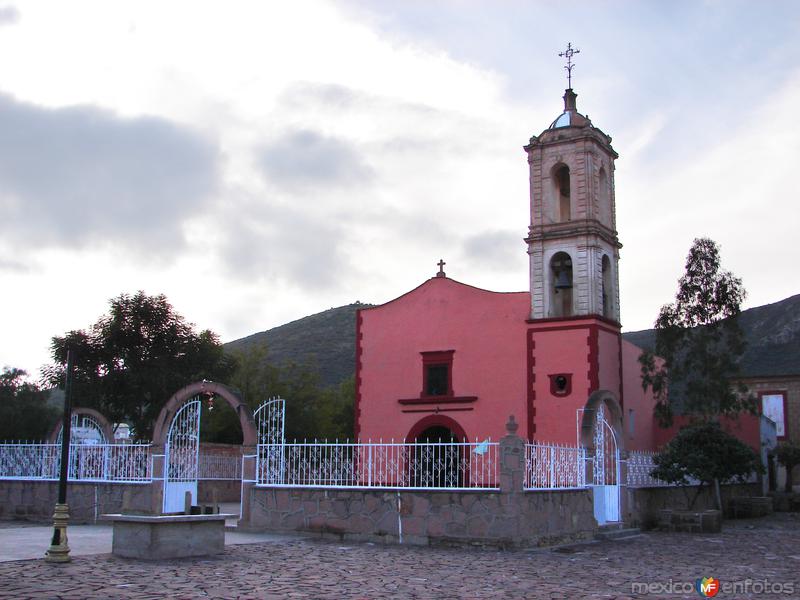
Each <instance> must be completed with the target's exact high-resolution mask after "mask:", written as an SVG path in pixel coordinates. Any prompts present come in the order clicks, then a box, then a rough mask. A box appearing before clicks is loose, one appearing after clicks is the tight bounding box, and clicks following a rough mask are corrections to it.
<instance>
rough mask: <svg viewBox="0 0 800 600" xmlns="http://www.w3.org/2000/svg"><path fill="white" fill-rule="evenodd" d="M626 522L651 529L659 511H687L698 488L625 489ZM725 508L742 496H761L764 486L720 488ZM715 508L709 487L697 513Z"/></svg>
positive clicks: (704, 491)
mask: <svg viewBox="0 0 800 600" xmlns="http://www.w3.org/2000/svg"><path fill="white" fill-rule="evenodd" d="M622 490H623V492H622V493H623V495H624V496H623V502H622V506H623V515H622V516H623V519H624V521H625V523H626V524H628V525H630V526H632V527H642V528H645V529H647V528H650V527H653V526H655V524H656V522H657V520H658V511H659V510H661V509H662V508H672V509H688V508H689V503H690V502H691V501H692V499H693V498H694V495H695V493H696V491H697V488H696V487H695V486H691V487H686V488H677V487H653V488H622ZM720 495H721V496H722V507H723V509H726V510H727V507H728V504H729V502H730V499H731V498H736V497H739V496H760V495H761V486H760V485H759V484H757V483H747V484H737V485H723V486H720ZM709 508H716V502H715V500H714V494H713V489H712V488H711V487H708V486H706V487H705V488H704V489H703V490H702V491H701V492H700V496H699V497H698V498H697V501H696V502H695V505H694V509H696V510H706V509H709Z"/></svg>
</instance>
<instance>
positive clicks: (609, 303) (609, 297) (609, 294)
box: [602, 254, 615, 319]
mask: <svg viewBox="0 0 800 600" xmlns="http://www.w3.org/2000/svg"><path fill="white" fill-rule="evenodd" d="M602 273H603V281H602V286H603V287H602V294H603V316H604V317H606V318H607V319H613V318H614V296H615V294H614V287H613V283H612V281H613V278H612V276H611V261H610V260H609V258H608V255H606V254H604V255H603V260H602Z"/></svg>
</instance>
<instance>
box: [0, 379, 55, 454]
mask: <svg viewBox="0 0 800 600" xmlns="http://www.w3.org/2000/svg"><path fill="white" fill-rule="evenodd" d="M26 376H27V373H26V372H25V371H23V370H22V369H14V368H9V367H6V368H4V369H3V372H2V373H0V440H3V441H13V440H31V441H38V440H43V439H44V438H45V437H46V436H47V434H48V433H49V431H50V430H51V429H52V428H53V425H55V423H56V420H57V419H58V414H59V411H58V409H57V408H54V407H51V406H49V405H48V404H47V398H48V392H46V391H43V390H41V389H39V387H38V386H37V385H36V384H35V383H31V382H30V381H28V380H27V379H26Z"/></svg>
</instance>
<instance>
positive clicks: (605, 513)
mask: <svg viewBox="0 0 800 600" xmlns="http://www.w3.org/2000/svg"><path fill="white" fill-rule="evenodd" d="M593 479H594V491H593V495H594V518H595V519H597V522H598V523H599V524H600V525H602V524H604V523H614V522H617V521H619V520H620V510H619V448H618V447H617V438H616V435H615V434H614V430H613V429H612V428H611V425H609V424H608V421H606V418H605V407H604V405H603V404H600V405H599V406H598V407H597V412H596V413H595V423H594V464H593Z"/></svg>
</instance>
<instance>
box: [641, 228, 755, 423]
mask: <svg viewBox="0 0 800 600" xmlns="http://www.w3.org/2000/svg"><path fill="white" fill-rule="evenodd" d="M744 298H745V290H744V287H743V286H742V281H741V279H739V278H738V277H735V276H734V275H733V274H732V273H730V272H729V271H725V270H723V269H722V268H721V265H720V255H719V248H718V246H717V244H716V243H715V242H714V241H713V240H710V239H708V238H700V239H696V240H694V243H693V244H692V247H691V249H690V251H689V256H688V257H687V259H686V271H685V273H684V275H683V276H682V277H681V278H680V280H679V281H678V293H677V295H676V297H675V302H674V303H672V304H667V305H665V306H663V307H662V308H661V311H660V313H659V315H658V319H657V320H656V323H655V329H656V346H655V355H654V354H653V353H649V352H645V353H644V354H642V356H641V358H640V362H641V364H642V384H643V386H644V387H645V389H647V388H648V387H649V388H652V390H653V393H654V395H655V397H656V401H657V403H656V416H657V417H658V418H659V421H660V422H661V424H662V425H664V426H669V425H670V424H671V422H672V416H673V406H672V404H671V403H670V402H668V398H667V389H668V387H671V388H672V389H671V392H670V397H671V398H673V399H677V400H678V401H679V405H680V409H681V412H682V413H684V414H687V415H689V416H691V417H693V418H695V419H697V420H708V419H710V418H711V417H714V416H716V415H729V416H735V415H737V414H738V413H740V412H742V411H743V410H746V411H750V412H754V411H755V399H754V398H753V397H751V396H749V395H748V394H747V393H746V389H745V388H744V387H743V386H733V385H732V383H731V381H732V379H733V378H735V377H736V375H737V374H738V366H737V365H738V360H739V358H740V357H741V355H742V353H743V352H744V348H745V342H744V336H743V334H742V331H741V329H740V328H739V324H738V321H737V317H738V315H739V312H740V306H741V303H742V301H743V300H744Z"/></svg>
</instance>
